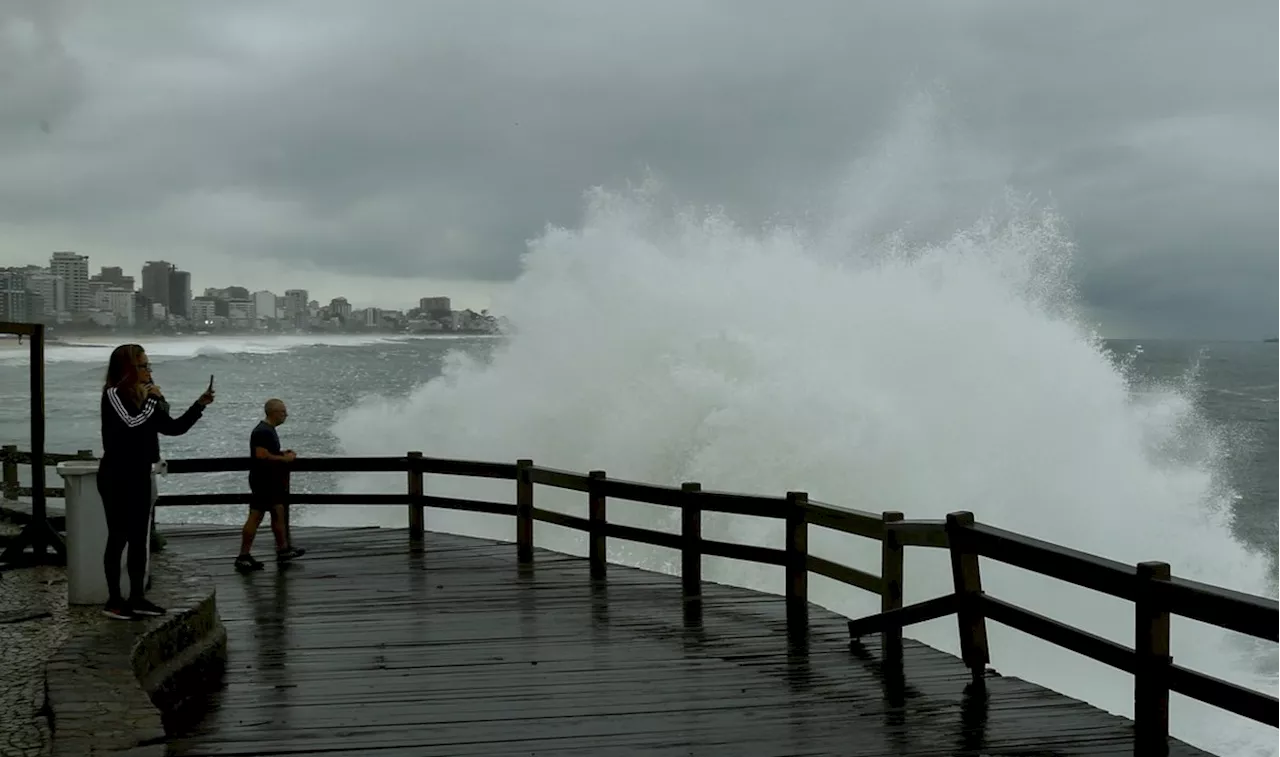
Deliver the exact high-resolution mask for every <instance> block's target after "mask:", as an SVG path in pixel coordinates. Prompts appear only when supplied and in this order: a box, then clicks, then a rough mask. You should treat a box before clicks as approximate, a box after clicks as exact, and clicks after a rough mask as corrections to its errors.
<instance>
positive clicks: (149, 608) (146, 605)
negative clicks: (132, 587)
mask: <svg viewBox="0 0 1280 757" xmlns="http://www.w3.org/2000/svg"><path fill="white" fill-rule="evenodd" d="M129 609H130V610H133V614H134V615H145V616H146V617H148V618H155V617H159V616H161V615H164V614H165V613H166V612H168V610H166V609H164V608H163V607H161V606H160V605H157V604H155V603H153V602H151V601H150V600H148V599H132V600H129Z"/></svg>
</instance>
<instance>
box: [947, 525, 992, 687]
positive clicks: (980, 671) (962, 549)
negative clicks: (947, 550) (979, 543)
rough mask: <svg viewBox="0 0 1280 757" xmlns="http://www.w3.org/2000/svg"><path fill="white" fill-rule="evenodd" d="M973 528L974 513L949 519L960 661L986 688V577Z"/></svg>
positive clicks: (975, 681)
mask: <svg viewBox="0 0 1280 757" xmlns="http://www.w3.org/2000/svg"><path fill="white" fill-rule="evenodd" d="M972 525H973V513H971V512H957V513H950V514H948V515H947V539H948V542H949V543H950V545H951V578H952V581H953V582H954V585H955V590H956V600H957V603H956V620H957V622H958V624H959V630H960V657H961V659H963V660H964V664H965V666H966V667H968V668H969V672H970V674H971V675H972V676H973V681H974V683H977V684H985V675H986V670H987V663H989V662H991V653H990V651H989V650H988V648H987V622H986V618H985V617H984V616H983V613H982V574H981V573H980V572H979V570H978V555H977V554H975V553H974V552H972V551H970V550H969V549H968V540H967V539H966V538H965V531H966V529H967V528H969V527H970V526H972Z"/></svg>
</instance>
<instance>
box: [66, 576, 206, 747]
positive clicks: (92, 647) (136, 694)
mask: <svg viewBox="0 0 1280 757" xmlns="http://www.w3.org/2000/svg"><path fill="white" fill-rule="evenodd" d="M152 560H153V562H152V569H151V572H152V575H153V577H154V581H155V585H154V586H153V588H152V591H151V592H150V595H149V596H150V597H151V598H152V599H153V601H155V602H156V603H158V604H161V605H164V606H166V607H168V608H169V614H168V615H165V616H163V617H160V618H150V619H147V620H136V621H130V622H121V621H118V620H111V619H109V618H105V617H103V616H102V614H101V611H100V610H101V608H98V607H76V608H73V609H72V610H71V612H70V615H71V629H70V636H69V639H68V641H67V644H66V645H65V646H63V648H62V649H61V650H59V651H58V652H57V653H56V654H55V655H54V656H53V658H52V659H51V660H50V661H49V663H48V665H47V666H46V668H45V685H46V695H47V699H48V711H49V717H50V724H51V729H52V732H53V755H54V757H63V756H64V755H65V756H66V757H72V755H75V756H76V757H88V756H90V755H106V754H115V755H121V754H137V755H141V754H147V753H150V752H153V751H154V752H155V753H157V754H163V753H164V747H163V742H164V739H165V736H166V733H165V720H166V718H167V717H168V716H169V715H171V714H174V713H176V712H178V711H180V710H181V708H182V707H183V705H185V704H187V703H188V702H190V701H191V700H192V699H193V698H195V697H199V696H200V695H202V694H204V693H206V692H207V691H209V690H210V688H211V687H213V686H216V685H217V683H218V681H219V679H220V678H221V673H222V670H223V668H224V666H225V664H226V649H227V634H226V630H225V629H224V628H223V627H222V622H221V620H220V619H219V618H218V612H217V595H216V592H215V591H214V583H213V579H212V578H210V577H209V576H208V575H206V574H204V573H203V572H202V571H200V570H199V569H198V566H197V565H196V564H195V563H194V562H193V561H191V560H190V559H187V558H184V557H182V556H180V555H174V554H163V555H156V556H153V557H152Z"/></svg>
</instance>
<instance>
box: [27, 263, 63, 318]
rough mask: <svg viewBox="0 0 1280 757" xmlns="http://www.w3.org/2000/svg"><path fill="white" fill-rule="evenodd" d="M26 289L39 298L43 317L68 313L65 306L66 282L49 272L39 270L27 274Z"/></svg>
mask: <svg viewBox="0 0 1280 757" xmlns="http://www.w3.org/2000/svg"><path fill="white" fill-rule="evenodd" d="M26 288H27V289H28V290H29V291H31V292H34V293H35V294H37V295H39V296H40V302H41V303H42V307H43V309H44V313H43V314H44V315H57V314H58V313H66V312H69V310H70V308H69V307H68V305H67V281H66V279H64V278H62V277H61V276H59V275H57V274H55V273H52V272H50V271H45V270H40V271H35V272H33V273H29V274H27V282H26Z"/></svg>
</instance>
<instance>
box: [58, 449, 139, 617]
mask: <svg viewBox="0 0 1280 757" xmlns="http://www.w3.org/2000/svg"><path fill="white" fill-rule="evenodd" d="M58 475H59V476H62V480H63V481H64V482H65V486H66V491H67V495H66V508H67V604H69V605H101V604H106V601H107V596H108V591H107V576H106V573H105V572H104V571H103V568H102V557H103V553H105V552H106V549H107V516H106V513H105V512H104V511H103V509H102V495H100V494H99V493H98V461H97V460H70V461H68V462H65V463H59V464H58ZM155 498H156V484H155V474H154V473H153V474H152V475H151V506H152V507H155ZM150 521H151V517H150V514H148V516H147V522H148V523H150ZM150 542H151V529H150V528H148V529H147V543H146V544H140V545H138V546H137V547H134V546H133V545H129V546H128V547H126V548H125V550H124V553H123V554H121V555H120V596H122V597H124V598H125V599H128V598H129V565H128V561H129V550H130V549H141V550H142V551H143V553H144V554H145V555H146V556H147V575H146V580H147V581H150V580H151V543H150Z"/></svg>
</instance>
